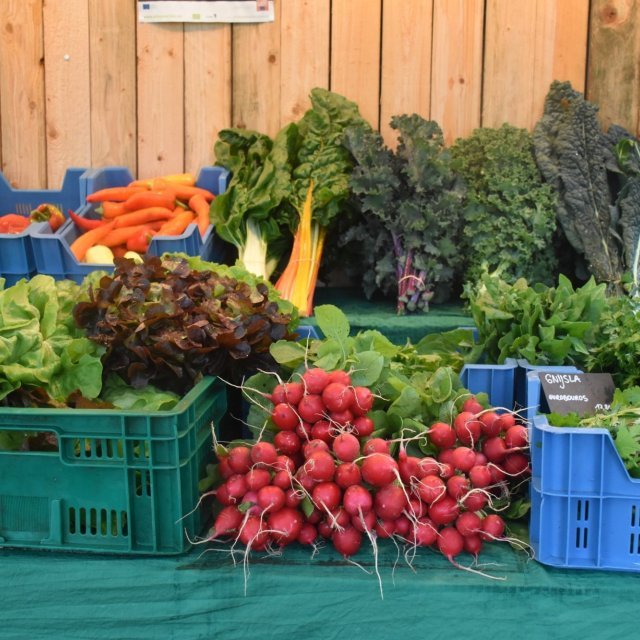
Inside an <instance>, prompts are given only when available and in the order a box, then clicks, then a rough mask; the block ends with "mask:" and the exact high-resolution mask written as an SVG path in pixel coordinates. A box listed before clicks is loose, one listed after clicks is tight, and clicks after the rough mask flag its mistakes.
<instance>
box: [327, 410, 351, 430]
mask: <svg viewBox="0 0 640 640" xmlns="http://www.w3.org/2000/svg"><path fill="white" fill-rule="evenodd" d="M329 422H331V423H332V424H337V425H339V426H341V427H346V426H347V425H349V424H351V423H352V422H353V413H352V411H351V409H343V410H342V411H332V412H331V413H330V414H329Z"/></svg>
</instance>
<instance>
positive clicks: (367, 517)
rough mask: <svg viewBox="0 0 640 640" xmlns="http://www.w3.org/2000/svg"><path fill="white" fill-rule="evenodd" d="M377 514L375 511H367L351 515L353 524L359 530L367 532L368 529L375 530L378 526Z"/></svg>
mask: <svg viewBox="0 0 640 640" xmlns="http://www.w3.org/2000/svg"><path fill="white" fill-rule="evenodd" d="M376 522H377V519H376V514H375V512H374V511H367V512H366V513H362V514H360V513H358V514H356V515H353V516H351V525H352V526H353V527H355V528H356V529H357V530H358V531H361V532H362V533H365V532H366V531H373V530H374V529H375V526H376Z"/></svg>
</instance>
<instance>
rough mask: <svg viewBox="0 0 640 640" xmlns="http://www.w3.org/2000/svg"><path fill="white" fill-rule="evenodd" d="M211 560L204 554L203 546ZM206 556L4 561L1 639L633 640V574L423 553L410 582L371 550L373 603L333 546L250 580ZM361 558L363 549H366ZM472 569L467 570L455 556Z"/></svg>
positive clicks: (0, 569)
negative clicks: (375, 559) (478, 565)
mask: <svg viewBox="0 0 640 640" xmlns="http://www.w3.org/2000/svg"><path fill="white" fill-rule="evenodd" d="M207 548H212V547H207ZM217 548H218V549H221V550H219V551H210V552H208V553H206V554H205V555H202V552H203V547H202V546H201V547H198V548H197V549H196V550H193V551H191V552H190V553H188V554H187V555H183V556H177V557H147V558H145V557H136V558H125V557H121V556H120V557H108V556H92V555H73V554H62V553H47V552H40V553H34V552H22V551H17V550H15V551H14V550H2V551H0V588H1V592H2V597H1V599H0V612H1V615H0V620H1V622H0V638H2V640H39V639H45V638H46V639H47V640H79V639H82V640H85V639H86V640H93V639H102V638H105V639H107V638H108V639H109V640H124V639H126V640H138V639H145V640H146V639H154V640H169V639H174V638H175V639H179V640H204V639H211V640H213V639H215V638H221V639H222V638H224V639H225V640H236V639H237V640H240V639H245V638H256V639H265V638H278V639H280V640H287V639H294V638H300V639H305V640H306V639H315V638H318V639H320V638H322V639H323V640H333V639H338V638H339V639H341V640H342V639H344V638H348V639H349V640H361V639H362V640H378V639H383V638H385V639H386V638H390V639H392V638H401V639H402V640H411V639H413V638H420V639H423V638H425V639H429V638H480V639H484V638H505V639H508V638H522V639H526V640H528V639H530V638H537V637H540V638H542V637H546V638H553V639H554V640H557V639H565V638H566V639H574V638H579V639H581V640H582V639H586V638H594V639H597V640H602V639H606V638H624V637H629V638H631V637H635V636H636V635H637V622H636V621H635V617H636V616H635V604H634V603H635V601H637V599H638V597H640V574H634V573H609V572H599V571H563V570H557V569H551V568H548V567H544V566H543V565H540V564H538V563H536V562H534V561H528V559H527V557H526V556H525V555H524V554H522V553H515V552H513V551H512V550H511V548H509V547H508V546H507V545H506V544H492V545H489V546H487V547H485V549H484V550H483V552H482V556H481V558H482V561H483V563H484V564H485V565H486V566H485V571H487V572H488V573H490V574H492V575H493V576H499V577H504V578H505V580H492V579H488V578H484V577H482V576H479V575H474V574H472V573H468V572H466V571H461V570H458V569H455V568H454V567H452V566H451V565H449V563H448V562H447V560H446V559H444V558H443V557H442V556H440V555H439V554H437V553H434V552H432V551H431V550H425V549H422V550H420V551H419V552H418V554H417V555H416V557H415V559H414V560H413V568H414V570H415V571H412V570H411V569H410V568H409V567H408V566H407V564H406V563H405V562H404V560H403V559H402V558H400V560H398V562H397V565H396V566H395V571H394V570H393V568H394V563H396V560H397V558H396V550H395V547H394V546H393V544H389V543H385V544H382V545H381V555H380V560H379V571H380V575H381V577H382V584H383V589H384V599H381V597H380V591H379V585H378V581H377V579H376V577H375V575H374V574H372V573H370V572H371V571H372V570H373V566H372V562H371V556H370V555H369V554H368V553H367V552H361V553H360V554H359V555H358V556H357V558H356V559H357V560H358V561H359V562H360V563H361V564H362V566H363V568H364V569H366V571H367V572H369V573H365V571H363V569H361V568H359V567H357V566H354V565H352V564H349V563H348V562H346V561H345V560H343V559H342V558H341V557H340V556H339V555H338V554H337V553H336V552H335V551H334V550H333V548H331V547H330V546H327V547H325V548H323V549H321V550H320V551H319V553H318V554H316V556H315V557H313V558H312V557H311V550H310V549H309V548H306V547H299V546H292V547H287V548H286V549H285V551H284V554H283V555H282V556H281V557H265V556H264V554H254V557H252V559H251V563H250V565H249V570H250V573H249V575H248V577H247V581H246V594H245V575H244V572H243V567H242V565H241V564H239V565H238V566H234V565H233V563H232V562H231V559H230V557H229V554H228V552H225V547H220V546H218V547H217ZM367 548H368V547H367ZM462 558H463V561H464V562H465V563H466V564H468V561H469V557H468V556H462Z"/></svg>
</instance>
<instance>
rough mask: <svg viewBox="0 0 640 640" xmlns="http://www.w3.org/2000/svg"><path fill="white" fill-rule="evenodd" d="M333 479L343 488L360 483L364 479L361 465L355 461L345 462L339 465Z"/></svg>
mask: <svg viewBox="0 0 640 640" xmlns="http://www.w3.org/2000/svg"><path fill="white" fill-rule="evenodd" d="M333 479H334V481H335V483H336V484H337V485H338V486H339V487H340V488H341V489H346V488H347V487H350V486H351V485H353V484H360V481H361V480H362V474H361V473H360V467H359V466H358V465H357V464H356V463H355V462H343V463H342V464H339V465H338V466H337V468H336V473H335V476H334V477H333Z"/></svg>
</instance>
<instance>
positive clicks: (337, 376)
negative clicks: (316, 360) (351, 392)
mask: <svg viewBox="0 0 640 640" xmlns="http://www.w3.org/2000/svg"><path fill="white" fill-rule="evenodd" d="M329 382H339V383H340V384H343V385H344V386H345V387H350V386H351V376H350V375H349V374H348V373H347V372H346V371H342V370H341V369H338V370H336V371H329Z"/></svg>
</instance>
